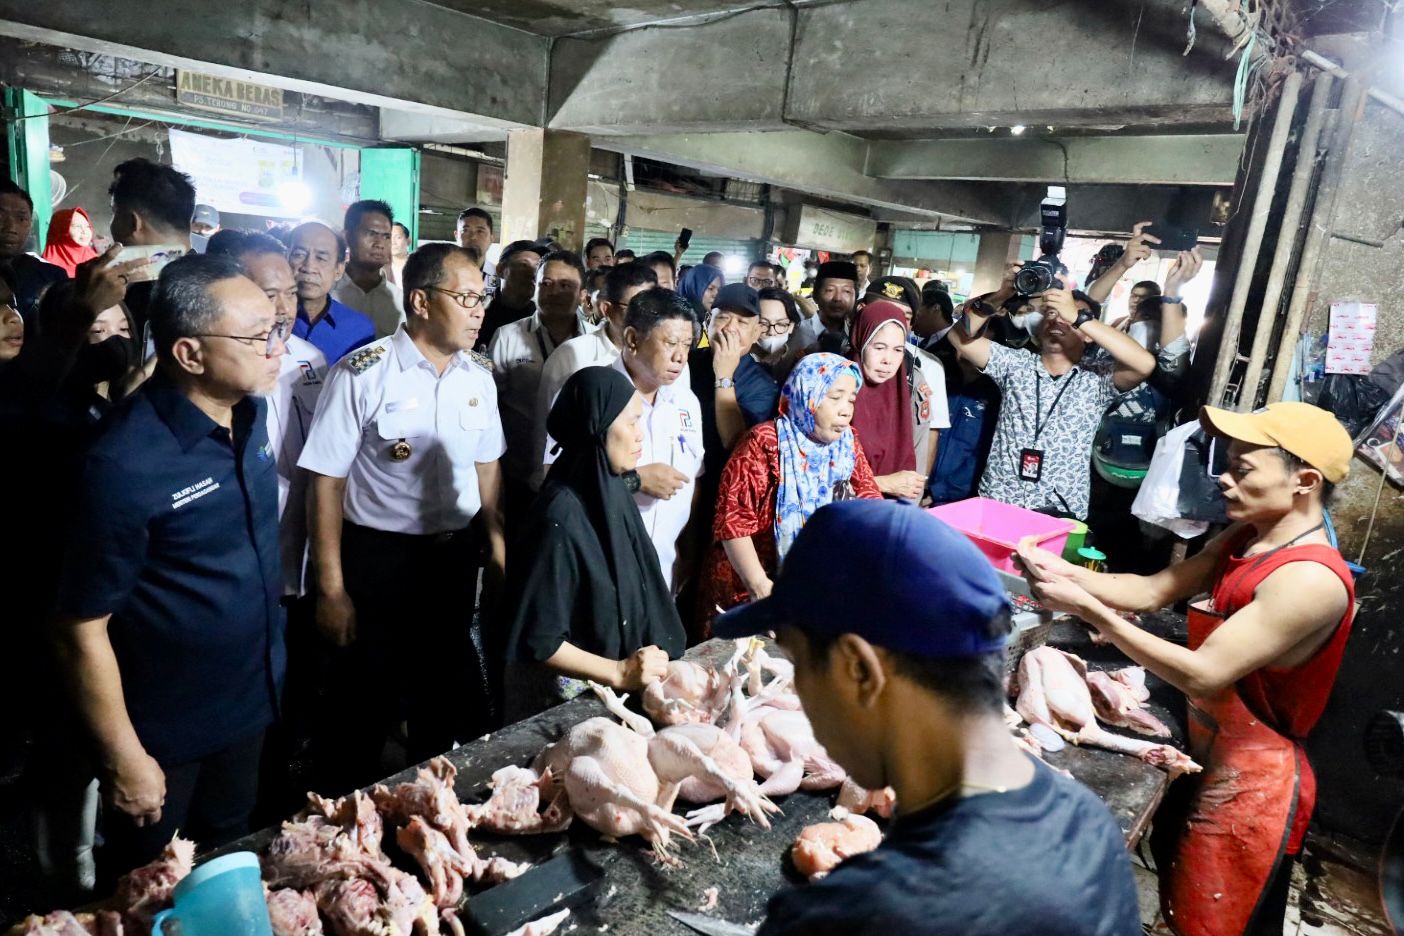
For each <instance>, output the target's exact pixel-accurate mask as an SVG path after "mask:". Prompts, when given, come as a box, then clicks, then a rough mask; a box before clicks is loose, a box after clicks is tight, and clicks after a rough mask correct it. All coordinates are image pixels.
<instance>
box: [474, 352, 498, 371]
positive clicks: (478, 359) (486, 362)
mask: <svg viewBox="0 0 1404 936" xmlns="http://www.w3.org/2000/svg"><path fill="white" fill-rule="evenodd" d="M468 359H469V360H470V361H472V362H473V363H474V364H476V365H478V366H479V367H481V368H482V369H483V370H485V371H487V372H488V373H489V374H491V373H492V358H490V357H488V356H487V355H486V354H482V353H480V352H477V351H469V352H468Z"/></svg>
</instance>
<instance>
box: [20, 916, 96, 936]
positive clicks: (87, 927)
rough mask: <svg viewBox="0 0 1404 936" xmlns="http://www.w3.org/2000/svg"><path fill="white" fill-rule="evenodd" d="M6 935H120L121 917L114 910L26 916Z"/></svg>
mask: <svg viewBox="0 0 1404 936" xmlns="http://www.w3.org/2000/svg"><path fill="white" fill-rule="evenodd" d="M8 936H122V917H121V916H120V915H119V914H117V913H116V912H114V911H111V910H103V911H101V912H99V913H69V912H68V911H67V910H55V911H54V912H53V913H50V914H49V915H47V916H39V915H37V914H34V915H31V916H27V917H25V918H24V919H23V920H21V921H20V922H18V923H16V924H15V925H14V926H12V927H10V929H9V932H8Z"/></svg>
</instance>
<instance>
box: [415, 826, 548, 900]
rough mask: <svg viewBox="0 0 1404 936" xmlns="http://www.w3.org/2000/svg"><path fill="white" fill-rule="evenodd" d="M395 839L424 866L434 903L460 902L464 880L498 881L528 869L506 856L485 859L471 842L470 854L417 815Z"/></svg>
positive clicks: (474, 881)
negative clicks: (460, 849) (474, 849)
mask: <svg viewBox="0 0 1404 936" xmlns="http://www.w3.org/2000/svg"><path fill="white" fill-rule="evenodd" d="M395 842H396V844H398V845H399V846H400V848H401V849H402V850H403V851H404V852H405V854H407V855H409V856H410V857H412V858H414V860H415V861H416V862H418V863H419V866H420V868H422V869H423V870H424V876H425V877H426V878H428V880H429V887H430V894H431V896H432V897H433V899H434V904H435V906H438V907H441V908H450V907H456V906H458V902H459V901H460V900H462V899H463V883H464V881H465V880H469V881H472V882H473V883H475V884H480V883H485V882H486V883H490V884H499V883H501V882H502V881H505V880H508V879H509V878H514V877H517V876H518V875H520V874H521V873H522V872H523V871H525V870H526V869H527V866H526V865H522V864H517V863H516V862H512V861H508V860H507V859H505V858H498V857H492V858H488V859H486V860H484V859H482V858H480V857H478V855H477V853H476V852H474V851H473V850H472V848H471V846H470V848H469V853H468V854H467V855H464V854H461V853H460V852H459V851H458V850H457V849H455V848H454V847H453V845H452V844H450V843H449V840H448V837H447V836H445V835H444V833H442V832H440V831H439V830H438V829H436V828H434V827H433V826H431V825H429V824H428V823H427V822H425V821H424V819H423V817H421V816H415V817H414V818H413V819H411V820H410V821H409V825H407V826H404V827H403V828H401V829H400V830H399V831H398V832H397V833H395Z"/></svg>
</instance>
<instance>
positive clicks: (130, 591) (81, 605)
mask: <svg viewBox="0 0 1404 936" xmlns="http://www.w3.org/2000/svg"><path fill="white" fill-rule="evenodd" d="M266 405H267V404H266V403H265V402H264V401H263V400H259V399H257V398H253V397H250V398H247V399H245V400H243V401H242V402H240V403H239V404H238V405H236V406H235V407H234V432H233V439H232V441H231V440H230V435H229V433H228V432H227V431H225V430H224V429H223V428H221V427H220V426H218V425H217V424H216V423H215V422H214V420H212V419H210V417H208V416H206V415H205V414H204V413H203V412H201V411H200V410H199V409H198V408H197V407H196V406H195V405H194V404H193V403H191V402H190V400H189V399H188V398H186V396H185V395H184V394H183V393H181V391H180V390H179V388H177V386H176V385H175V384H174V383H173V382H172V381H171V380H170V379H169V378H167V377H166V376H165V375H164V374H163V373H161V372H160V371H159V370H158V371H157V373H156V375H155V376H154V377H152V378H151V379H150V380H148V381H147V382H146V383H145V384H144V385H143V386H142V387H141V389H140V390H139V391H138V392H137V393H136V394H134V395H133V396H132V398H131V399H130V400H128V401H127V403H126V404H125V405H123V406H122V407H121V408H119V409H118V411H117V412H116V413H114V414H113V415H112V416H111V417H110V419H109V422H108V425H107V428H106V430H105V431H104V432H103V433H102V435H101V436H100V437H99V439H98V440H97V442H96V443H94V445H93V448H92V450H91V451H90V453H89V456H88V461H87V466H86V472H85V475H84V480H83V484H82V488H81V490H80V493H79V504H78V511H77V517H76V522H75V524H74V530H73V535H72V537H71V539H70V542H69V547H68V551H67V554H66V555H65V557H64V566H63V573H62V579H61V584H60V588H59V602H58V607H59V611H60V613H61V614H63V615H65V616H68V617H74V618H82V619H90V618H98V617H103V616H104V615H108V614H111V615H112V620H111V622H110V623H109V624H108V635H109V637H110V639H111V641H112V648H113V651H114V652H115V653H116V656H117V665H118V668H119V669H120V671H121V674H122V689H123V692H124V694H125V696H126V702H127V712H128V714H129V715H130V716H131V719H132V724H133V726H134V727H135V728H136V732H137V736H138V737H139V738H140V739H141V743H142V745H143V746H144V747H145V748H146V751H147V753H148V754H150V755H151V756H152V757H154V758H156V760H157V761H159V762H160V763H162V764H165V765H178V764H182V763H188V762H190V761H193V760H197V759H199V758H201V757H204V756H206V755H208V754H212V753H214V752H216V751H219V750H221V749H223V748H225V747H228V746H229V745H230V744H232V743H235V742H237V741H241V740H244V739H246V738H248V737H250V736H251V735H253V734H255V733H257V732H259V731H261V730H263V729H264V728H267V727H268V725H269V724H270V723H271V722H272V721H273V719H274V716H275V714H276V711H277V705H278V693H279V690H280V687H281V685H282V680H283V673H284V671H285V670H286V668H287V654H286V649H285V646H284V642H283V610H282V608H281V607H280V606H279V604H278V598H279V595H280V594H281V591H282V577H281V573H280V566H279V561H278V481H277V471H276V469H275V466H274V460H273V449H272V446H271V445H269V442H268V432H267V429H266V428H265V421H266V416H265V411H264V407H265V406H266Z"/></svg>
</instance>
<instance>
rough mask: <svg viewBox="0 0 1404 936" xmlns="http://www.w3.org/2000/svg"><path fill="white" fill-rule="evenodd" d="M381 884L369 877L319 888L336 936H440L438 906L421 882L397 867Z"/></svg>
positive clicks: (319, 901)
mask: <svg viewBox="0 0 1404 936" xmlns="http://www.w3.org/2000/svg"><path fill="white" fill-rule="evenodd" d="M389 870H390V872H391V873H390V874H389V875H388V876H387V877H386V879H385V880H384V881H383V882H381V883H380V884H379V885H377V884H375V883H372V882H370V881H368V880H366V879H365V878H346V879H341V880H333V879H328V880H326V881H323V882H322V883H321V884H319V885H317V888H316V891H315V893H316V898H317V909H318V910H320V911H321V912H322V915H323V916H324V917H326V920H327V923H328V924H330V926H331V931H332V933H333V934H334V936H410V934H411V933H412V932H416V931H417V933H418V936H438V932H439V918H438V915H437V911H436V910H435V908H434V903H433V901H432V900H430V899H429V896H428V895H427V894H425V893H424V888H423V887H421V886H420V884H419V881H418V880H417V879H416V878H415V877H414V876H413V875H410V874H405V873H404V872H403V871H400V870H399V869H397V868H390V869H389Z"/></svg>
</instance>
